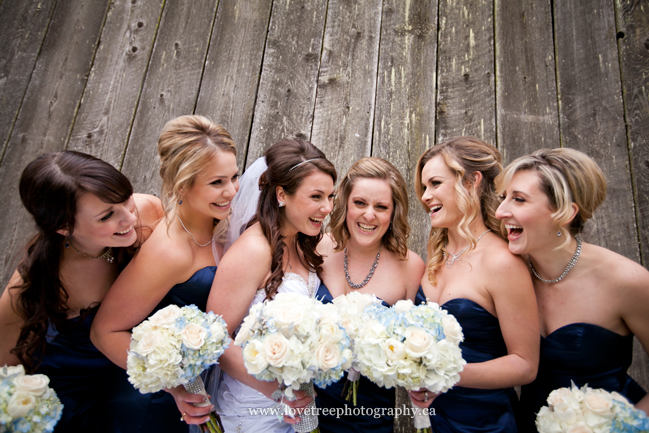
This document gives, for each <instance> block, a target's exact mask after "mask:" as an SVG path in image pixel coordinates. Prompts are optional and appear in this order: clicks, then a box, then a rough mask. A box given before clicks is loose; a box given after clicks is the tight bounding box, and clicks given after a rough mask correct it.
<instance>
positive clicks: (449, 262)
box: [444, 229, 491, 269]
mask: <svg viewBox="0 0 649 433" xmlns="http://www.w3.org/2000/svg"><path fill="white" fill-rule="evenodd" d="M490 231H491V229H487V231H486V232H484V233H483V234H481V235H480V236H478V239H476V241H475V243H476V244H477V243H478V242H479V241H480V239H482V237H483V236H484V235H486V234H487V233H489V232H490ZM469 247H471V244H469V245H467V246H466V247H464V248H462V249H461V250H460V252H459V253H455V254H451V253H447V252H446V251H444V257H446V267H447V268H448V269H451V268H452V267H453V265H454V264H455V262H456V261H458V260H460V258H461V257H462V254H464V253H466V252H467V250H468V249H469Z"/></svg>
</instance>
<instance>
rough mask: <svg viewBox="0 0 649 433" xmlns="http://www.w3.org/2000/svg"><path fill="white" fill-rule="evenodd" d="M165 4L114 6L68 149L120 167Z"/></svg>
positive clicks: (139, 0)
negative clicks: (88, 154)
mask: <svg viewBox="0 0 649 433" xmlns="http://www.w3.org/2000/svg"><path fill="white" fill-rule="evenodd" d="M162 5H163V0H146V1H145V0H116V1H113V2H111V5H110V9H109V12H108V16H107V18H106V24H105V25H104V31H103V32H102V35H101V44H100V45H99V48H98V50H97V55H96V56H95V62H94V64H93V66H92V70H91V71H90V76H89V77H88V84H87V85H86V90H85V92H84V94H83V98H82V100H81V106H80V108H79V113H78V115H77V119H76V121H75V123H74V128H73V129H72V134H71V136H70V141H69V143H68V149H71V150H78V151H80V152H86V153H90V154H92V155H95V156H97V157H98V158H102V159H103V160H105V161H107V162H109V163H111V164H113V165H114V166H116V167H119V166H120V165H121V163H122V157H123V155H124V151H125V150H126V142H127V140H128V135H129V132H130V130H131V125H132V124H133V117H134V114H135V108H136V106H137V101H138V97H139V95H140V90H141V88H142V82H143V81H144V75H145V74H146V69H147V65H148V62H149V56H150V55H151V50H152V49H153V40H154V37H155V33H156V28H157V25H158V20H159V18H160V14H161V12H162Z"/></svg>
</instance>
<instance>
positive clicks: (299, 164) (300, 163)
mask: <svg viewBox="0 0 649 433" xmlns="http://www.w3.org/2000/svg"><path fill="white" fill-rule="evenodd" d="M316 159H322V158H311V159H307V160H306V161H302V162H298V163H297V164H295V165H294V166H293V167H291V168H289V169H288V171H293V170H295V169H296V168H298V167H299V166H301V165H302V164H306V163H307V162H311V161H315V160H316Z"/></svg>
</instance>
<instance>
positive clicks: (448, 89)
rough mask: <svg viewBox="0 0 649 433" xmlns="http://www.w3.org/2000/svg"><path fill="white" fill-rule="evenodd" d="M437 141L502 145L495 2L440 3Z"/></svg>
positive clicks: (455, 0) (445, 1) (449, 0)
mask: <svg viewBox="0 0 649 433" xmlns="http://www.w3.org/2000/svg"><path fill="white" fill-rule="evenodd" d="M439 15H440V19H439V42H438V43H439V50H438V56H439V59H438V63H437V69H438V77H437V88H438V93H437V127H436V134H437V142H441V141H444V140H446V139H448V138H452V137H457V136H460V135H471V136H474V137H478V138H480V139H482V140H484V141H486V142H487V143H491V144H494V145H495V144H496V112H495V106H496V94H495V77H494V75H495V66H494V29H493V25H494V18H493V3H492V2H491V1H487V0H467V1H459V0H440V2H439Z"/></svg>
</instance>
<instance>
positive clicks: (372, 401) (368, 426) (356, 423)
mask: <svg viewBox="0 0 649 433" xmlns="http://www.w3.org/2000/svg"><path fill="white" fill-rule="evenodd" d="M316 298H317V299H319V300H321V301H322V302H323V303H325V304H328V303H331V302H333V297H332V296H331V293H329V289H327V286H325V285H324V283H323V284H320V287H319V288H318V293H317V294H316ZM383 305H385V306H386V307H389V306H390V305H388V304H387V303H386V302H385V301H383ZM346 382H347V373H345V375H344V376H343V377H342V378H341V379H340V380H339V381H338V382H336V383H332V384H331V385H329V386H328V387H326V388H317V387H316V393H317V394H318V395H317V397H316V399H315V402H316V406H317V407H319V408H343V410H344V409H345V406H347V408H348V410H349V411H353V410H354V408H355V407H356V408H360V407H364V408H366V409H365V410H366V411H367V410H368V409H369V408H372V409H374V408H385V414H384V415H382V416H380V417H378V418H375V417H372V416H367V415H366V416H361V415H357V416H353V415H347V416H345V415H343V416H341V417H340V418H336V416H335V415H334V416H324V415H323V414H320V415H319V416H318V421H319V424H320V431H321V432H322V433H328V432H335V433H338V432H345V433H346V432H373V433H374V432H379V433H388V432H391V431H392V430H393V424H394V417H393V416H388V414H387V411H388V410H389V409H391V408H394V406H395V391H394V389H386V388H382V387H380V386H378V385H376V384H375V383H374V382H372V381H370V380H369V379H367V378H365V376H363V375H361V377H360V379H359V382H358V396H357V400H356V403H357V405H356V406H354V405H353V403H351V402H347V401H345V399H344V398H343V397H342V396H341V394H342V392H343V388H344V387H345V383H346ZM370 413H377V412H370ZM378 413H380V412H378Z"/></svg>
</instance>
